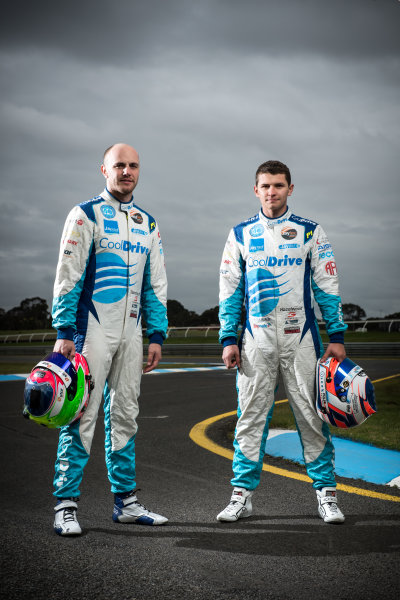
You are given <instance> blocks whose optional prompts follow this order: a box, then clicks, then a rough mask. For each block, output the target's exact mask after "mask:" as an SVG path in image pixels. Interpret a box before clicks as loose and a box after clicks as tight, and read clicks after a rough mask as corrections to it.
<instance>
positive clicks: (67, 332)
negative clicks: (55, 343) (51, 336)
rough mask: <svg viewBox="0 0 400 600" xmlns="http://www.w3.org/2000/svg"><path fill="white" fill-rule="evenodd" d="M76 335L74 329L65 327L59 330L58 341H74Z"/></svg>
mask: <svg viewBox="0 0 400 600" xmlns="http://www.w3.org/2000/svg"><path fill="white" fill-rule="evenodd" d="M74 334H75V330H74V328H73V327H63V328H62V329H57V339H58V340H73V339H74Z"/></svg>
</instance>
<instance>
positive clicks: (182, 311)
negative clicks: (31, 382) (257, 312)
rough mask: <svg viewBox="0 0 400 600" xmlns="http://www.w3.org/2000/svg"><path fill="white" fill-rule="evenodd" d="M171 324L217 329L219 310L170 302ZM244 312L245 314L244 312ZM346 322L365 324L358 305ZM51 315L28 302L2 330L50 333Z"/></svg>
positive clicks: (1, 315)
mask: <svg viewBox="0 0 400 600" xmlns="http://www.w3.org/2000/svg"><path fill="white" fill-rule="evenodd" d="M167 311H168V322H169V325H170V327H202V326H207V325H218V324H219V321H218V306H214V307H213V308H208V309H206V310H205V311H203V312H202V313H201V314H198V313H196V312H195V311H193V310H188V309H187V308H185V307H184V306H183V304H181V302H178V300H167ZM243 312H244V311H243ZM343 316H344V320H345V321H363V320H364V319H366V313H365V310H364V309H363V308H361V306H358V305H357V304H351V303H347V304H343ZM384 318H385V319H400V312H397V313H392V314H390V315H386V317H384ZM50 328H51V315H50V310H49V307H48V304H47V301H46V300H45V299H44V298H39V297H38V296H35V297H34V298H25V300H22V302H21V303H20V305H19V306H15V307H14V308H11V309H10V310H7V311H6V310H4V309H3V308H0V329H1V330H5V331H18V330H31V329H38V330H44V329H50Z"/></svg>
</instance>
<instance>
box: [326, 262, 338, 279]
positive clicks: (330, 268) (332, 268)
mask: <svg viewBox="0 0 400 600" xmlns="http://www.w3.org/2000/svg"><path fill="white" fill-rule="evenodd" d="M325 271H326V272H327V273H328V275H336V273H337V268H336V263H335V262H333V261H332V260H331V261H330V262H328V263H326V265H325Z"/></svg>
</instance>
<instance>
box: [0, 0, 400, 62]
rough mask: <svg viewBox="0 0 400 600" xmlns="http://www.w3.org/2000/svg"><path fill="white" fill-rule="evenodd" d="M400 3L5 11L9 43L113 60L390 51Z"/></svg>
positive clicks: (39, 6)
mask: <svg viewBox="0 0 400 600" xmlns="http://www.w3.org/2000/svg"><path fill="white" fill-rule="evenodd" d="M399 16H400V3H399V2H398V0H351V1H348V0H318V1H316V0H302V1H298V0H248V1H247V2H242V1H238V0H217V1H215V0H203V1H198V2H192V1H189V0H186V1H185V0H168V1H165V2H160V1H154V0H147V1H146V2H139V1H131V0H123V1H118V0H117V1H116V2H109V1H105V0H100V1H97V2H91V1H90V2H87V1H85V0H83V1H80V2H78V1H76V0H71V1H69V2H54V1H39V2H32V1H30V0H22V1H19V2H18V1H16V2H14V3H12V4H9V5H8V6H7V10H6V11H3V14H2V22H1V30H0V31H1V38H0V44H1V45H2V46H3V47H18V48H21V47H25V48H29V47H30V48H47V49H48V50H50V51H51V50H56V51H59V52H62V53H65V54H69V55H74V56H77V57H79V58H80V59H81V60H89V61H95V62H105V63H109V64H120V65H127V64H130V65H131V64H139V63H143V62H145V63H146V62H152V61H153V60H154V59H155V58H157V57H158V56H159V55H160V53H165V52H167V53H168V54H170V53H171V54H172V56H171V59H172V60H173V57H174V55H175V56H176V58H179V56H180V53H181V52H182V51H184V52H185V53H186V52H188V51H190V52H193V53H197V52H200V53H201V54H207V55H209V56H210V57H211V60H212V54H213V52H215V53H218V52H219V51H220V50H221V49H223V48H225V49H229V50H230V52H233V53H237V54H241V53H248V52H251V53H254V52H266V51H268V52H270V53H271V55H274V54H279V55H282V54H291V53H293V52H311V53H312V52H318V53H321V54H325V55H336V56H342V57H347V58H348V57H351V56H355V57H358V58H365V59H367V58H368V57H371V56H374V57H376V56H390V55H392V54H394V53H396V52H398V49H399V41H398V39H399V36H398V29H399Z"/></svg>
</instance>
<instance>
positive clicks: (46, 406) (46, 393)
mask: <svg viewBox="0 0 400 600" xmlns="http://www.w3.org/2000/svg"><path fill="white" fill-rule="evenodd" d="M92 388H93V382H92V379H91V375H90V372H89V366H88V364H87V361H86V359H85V357H84V356H83V355H82V354H78V353H77V354H75V357H74V358H73V360H72V361H70V360H69V359H68V358H66V357H65V356H63V354H60V353H59V352H52V353H51V354H49V355H48V356H46V358H44V359H43V360H41V361H40V362H39V363H38V364H37V365H36V366H35V367H34V368H33V369H32V371H31V373H30V375H29V376H28V377H27V379H26V382H25V391H24V410H23V415H24V416H25V417H26V418H29V419H31V420H32V421H35V422H36V423H39V424H41V425H45V426H46V427H49V428H50V429H54V428H58V427H63V426H64V425H69V424H70V423H72V422H73V421H76V420H77V419H79V417H80V416H81V415H82V413H83V411H84V410H85V409H86V407H87V404H88V402H89V395H90V391H91V390H92Z"/></svg>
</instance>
